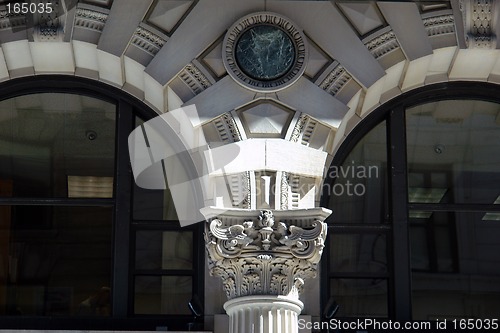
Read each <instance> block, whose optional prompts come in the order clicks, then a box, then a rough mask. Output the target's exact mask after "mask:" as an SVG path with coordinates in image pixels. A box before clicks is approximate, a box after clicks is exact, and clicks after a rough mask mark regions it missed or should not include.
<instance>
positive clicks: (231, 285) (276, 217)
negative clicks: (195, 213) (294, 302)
mask: <svg viewBox="0 0 500 333" xmlns="http://www.w3.org/2000/svg"><path fill="white" fill-rule="evenodd" d="M207 212H208V210H205V211H204V212H203V213H204V214H205V215H206V216H207V215H208V214H210V215H211V216H213V217H212V218H210V219H209V220H208V223H207V225H206V232H205V241H206V249H207V253H208V261H209V268H210V273H211V274H212V275H217V276H220V277H221V278H222V281H223V284H224V288H225V291H226V294H227V297H228V299H232V298H235V297H240V296H249V295H286V296H291V297H295V298H298V295H299V292H300V291H301V290H302V287H303V285H304V281H305V280H306V279H308V278H313V277H315V276H316V272H317V266H318V263H319V261H320V259H321V254H322V252H323V248H324V246H325V245H324V244H325V238H326V234H327V227H326V224H325V223H324V222H323V220H324V219H325V218H326V217H327V216H328V215H330V211H329V210H327V209H323V208H316V209H305V210H290V211H271V210H262V211H257V210H229V211H227V210H224V211H220V212H217V211H213V209H212V211H211V213H208V214H207Z"/></svg>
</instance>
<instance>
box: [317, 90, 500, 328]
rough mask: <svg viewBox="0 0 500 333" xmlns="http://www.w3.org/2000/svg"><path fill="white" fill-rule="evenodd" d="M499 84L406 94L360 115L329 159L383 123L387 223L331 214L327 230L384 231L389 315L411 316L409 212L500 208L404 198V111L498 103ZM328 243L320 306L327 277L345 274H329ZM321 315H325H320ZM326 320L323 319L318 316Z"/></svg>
mask: <svg viewBox="0 0 500 333" xmlns="http://www.w3.org/2000/svg"><path fill="white" fill-rule="evenodd" d="M499 92H500V88H499V87H498V86H497V85H495V84H492V83H487V82H468V81H456V82H442V83H436V84H432V85H428V86H424V87H420V88H416V89H414V90H411V91H408V92H405V93H403V94H401V95H400V96H398V97H395V98H394V99H392V100H390V101H388V102H386V103H384V104H382V105H381V106H379V107H378V108H377V109H375V110H374V111H373V112H371V113H370V114H369V115H367V116H366V118H364V119H363V120H362V121H361V122H360V124H358V126H356V127H355V128H354V129H353V130H352V132H351V133H349V134H348V136H347V138H346V140H345V141H344V142H343V143H342V144H341V146H340V147H339V149H338V151H337V153H336V154H335V156H334V157H333V160H332V162H331V164H330V168H335V167H339V166H341V165H342V163H344V161H345V159H346V158H347V157H348V155H349V153H350V152H351V151H352V150H353V149H354V147H355V146H356V144H357V143H358V142H360V141H361V139H362V138H363V137H364V136H365V135H366V134H368V133H369V132H370V131H371V130H372V129H373V128H375V126H377V125H378V124H379V123H381V122H382V121H384V120H385V121H386V122H387V126H386V129H387V132H386V137H387V163H388V178H389V179H388V186H389V198H388V200H389V221H390V224H389V225H384V224H379V225H352V224H342V225H340V224H336V223H335V212H333V213H332V215H331V216H330V217H329V218H328V219H327V221H326V222H327V223H328V233H329V234H335V233H340V232H342V233H373V232H374V230H376V231H377V232H386V233H387V235H388V239H387V255H388V265H389V267H388V279H389V285H388V307H389V309H388V314H389V315H388V319H391V320H397V321H400V322H404V321H411V320H412V303H411V300H412V295H411V294H412V289H411V273H412V269H411V257H410V240H409V229H410V218H409V211H411V210H417V211H432V212H484V211H488V212H500V205H494V204H474V203H410V202H409V200H408V185H407V183H408V174H407V170H408V169H407V153H406V144H407V143H406V142H407V141H406V110H407V109H408V108H411V107H414V106H417V105H422V104H427V103H431V102H437V101H443V100H456V99H462V100H478V101H487V102H493V103H497V104H500V94H499ZM326 174H327V178H326V179H325V180H324V182H325V184H328V185H329V186H330V187H332V186H333V184H334V183H335V178H333V177H331V176H330V175H335V173H331V172H327V173H326ZM329 202H330V196H329V195H328V193H327V194H326V195H325V194H323V195H322V196H321V201H320V206H321V207H328V206H329ZM328 244H329V242H327V245H326V248H325V253H324V254H323V255H324V256H325V257H324V258H323V260H322V264H321V265H322V266H321V289H322V290H324V291H325V292H324V293H322V294H321V299H320V304H321V309H324V307H325V306H326V304H327V302H328V300H329V297H330V296H329V294H330V279H331V278H340V277H344V276H346V274H338V273H335V272H330V249H329V246H328ZM370 276H371V275H370ZM346 277H352V278H367V274H350V275H348V276H346ZM322 315H323V314H322ZM322 319H323V320H327V318H322Z"/></svg>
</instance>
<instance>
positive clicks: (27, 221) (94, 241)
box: [0, 206, 112, 316]
mask: <svg viewBox="0 0 500 333" xmlns="http://www.w3.org/2000/svg"><path fill="white" fill-rule="evenodd" d="M111 225H112V208H110V207H109V208H103V207H48V206H0V315H27V316H79V315H82V316H83V315H85V316H89V315H90V316H109V315H110V313H111V312H110V311H111V299H110V292H111V291H110V288H109V287H110V277H111Z"/></svg>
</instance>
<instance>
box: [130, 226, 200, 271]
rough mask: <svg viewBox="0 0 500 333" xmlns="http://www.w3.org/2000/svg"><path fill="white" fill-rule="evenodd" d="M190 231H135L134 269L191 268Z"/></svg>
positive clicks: (191, 240)
mask: <svg viewBox="0 0 500 333" xmlns="http://www.w3.org/2000/svg"><path fill="white" fill-rule="evenodd" d="M192 244H193V233H192V231H137V233H136V255H135V268H136V269H185V270H190V269H192V268H193V245H192Z"/></svg>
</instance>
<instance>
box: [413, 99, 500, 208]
mask: <svg viewBox="0 0 500 333" xmlns="http://www.w3.org/2000/svg"><path fill="white" fill-rule="evenodd" d="M499 112H500V105H499V104H496V103H491V102H485V101H473V100H450V101H440V102H434V103H429V104H424V105H419V106H416V107H413V108H410V109H408V110H407V112H406V122H407V146H408V186H409V200H410V202H424V203H439V202H442V203H449V202H453V203H485V204H493V203H494V202H495V200H497V198H499V196H500V122H498V113H499Z"/></svg>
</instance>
